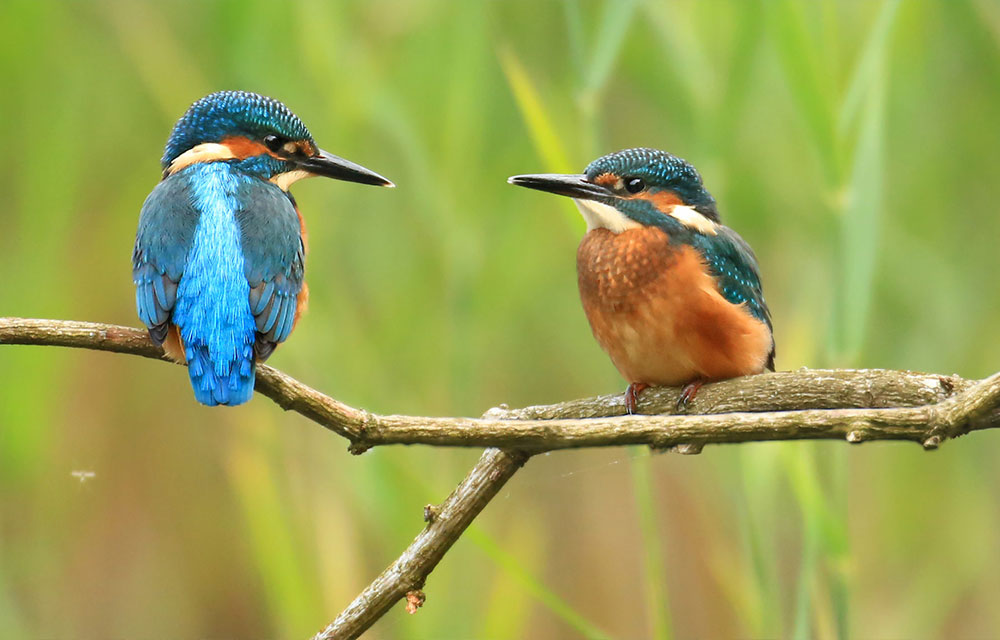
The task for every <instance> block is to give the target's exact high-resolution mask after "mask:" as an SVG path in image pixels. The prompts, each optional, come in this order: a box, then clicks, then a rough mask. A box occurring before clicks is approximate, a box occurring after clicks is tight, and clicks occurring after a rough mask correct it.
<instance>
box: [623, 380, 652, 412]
mask: <svg viewBox="0 0 1000 640" xmlns="http://www.w3.org/2000/svg"><path fill="white" fill-rule="evenodd" d="M648 388H649V385H648V384H646V383H644V382H632V383H630V384H629V385H628V388H626V389H625V411H627V412H628V414H629V415H630V416H631V415H635V414H636V413H639V394H640V393H642V392H643V391H645V390H646V389H648Z"/></svg>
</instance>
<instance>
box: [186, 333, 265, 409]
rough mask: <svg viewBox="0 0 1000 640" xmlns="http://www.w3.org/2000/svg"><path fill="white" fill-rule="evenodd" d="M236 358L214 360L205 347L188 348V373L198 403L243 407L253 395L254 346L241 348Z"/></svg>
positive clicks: (187, 346) (251, 344)
mask: <svg viewBox="0 0 1000 640" xmlns="http://www.w3.org/2000/svg"><path fill="white" fill-rule="evenodd" d="M238 349H239V351H241V353H238V354H234V356H235V357H234V358H233V359H219V358H216V359H215V360H213V359H212V355H211V350H210V349H209V347H207V346H205V345H198V346H194V347H192V346H189V345H185V352H186V355H187V360H188V374H189V375H190V377H191V386H192V387H193V388H194V397H195V399H196V400H198V402H200V403H202V404H204V405H208V406H210V407H211V406H215V405H219V404H223V405H230V406H235V405H238V404H243V403H244V402H247V401H248V400H250V398H251V397H252V396H253V386H254V365H253V343H252V342H251V343H250V344H249V345H242V346H240V347H238Z"/></svg>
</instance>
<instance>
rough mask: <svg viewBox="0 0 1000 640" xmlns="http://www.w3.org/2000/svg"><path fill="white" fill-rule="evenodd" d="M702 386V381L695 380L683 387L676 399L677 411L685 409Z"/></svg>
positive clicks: (703, 382)
mask: <svg viewBox="0 0 1000 640" xmlns="http://www.w3.org/2000/svg"><path fill="white" fill-rule="evenodd" d="M703 384H705V381H704V380H695V381H694V382H689V383H687V384H686V385H684V388H683V389H681V395H680V397H679V398H677V410H678V411H681V410H683V409H685V408H686V407H687V406H688V403H689V402H691V401H692V400H694V397H695V396H696V395H698V390H699V389H701V386H702V385H703Z"/></svg>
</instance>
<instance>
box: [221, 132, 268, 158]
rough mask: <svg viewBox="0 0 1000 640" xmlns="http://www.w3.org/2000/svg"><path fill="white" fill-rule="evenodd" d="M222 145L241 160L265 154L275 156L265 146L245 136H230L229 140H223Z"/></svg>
mask: <svg viewBox="0 0 1000 640" xmlns="http://www.w3.org/2000/svg"><path fill="white" fill-rule="evenodd" d="M222 144H224V145H226V146H227V147H229V150H230V151H232V152H233V156H234V157H235V158H238V159H240V160H243V159H244V158H250V157H252V156H260V155H264V154H265V153H266V154H268V155H274V154H273V153H271V152H270V151H269V150H268V148H267V147H265V146H264V145H263V144H261V143H259V142H256V141H254V140H251V139H250V138H245V137H243V136H229V137H228V138H223V139H222Z"/></svg>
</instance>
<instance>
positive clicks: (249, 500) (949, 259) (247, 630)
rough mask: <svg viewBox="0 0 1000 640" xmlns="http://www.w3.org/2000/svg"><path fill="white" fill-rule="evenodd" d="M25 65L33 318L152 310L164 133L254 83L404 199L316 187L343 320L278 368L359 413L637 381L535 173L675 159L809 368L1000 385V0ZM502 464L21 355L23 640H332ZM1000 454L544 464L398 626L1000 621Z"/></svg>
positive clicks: (572, 235) (568, 228)
mask: <svg viewBox="0 0 1000 640" xmlns="http://www.w3.org/2000/svg"><path fill="white" fill-rule="evenodd" d="M0 78H2V80H0V87H2V90H0V133H2V137H3V139H4V140H6V143H5V151H4V152H3V153H0V190H2V193H3V194H4V197H3V199H2V202H0V283H2V284H0V314H3V315H11V316H25V317H43V318H45V317H48V318H65V319H79V320H92V321H103V322H113V323H121V324H127V325H133V326H135V325H137V324H138V320H137V318H136V316H135V308H134V304H133V288H132V283H131V274H130V253H131V249H132V243H133V238H134V232H135V225H136V220H137V216H138V211H139V207H140V205H141V204H142V201H143V199H144V197H145V195H146V194H147V193H148V192H149V190H150V189H151V188H152V187H153V186H154V185H155V184H156V182H157V180H158V179H159V172H160V169H159V164H158V161H159V157H160V154H161V152H162V146H163V144H164V142H165V140H166V137H167V134H168V133H169V130H170V128H171V126H172V125H173V122H174V121H175V120H176V119H177V118H178V117H179V116H180V115H181V113H183V111H184V110H185V109H186V107H187V106H188V105H189V104H190V103H191V102H192V101H194V100H195V99H197V98H199V97H201V96H202V95H204V94H207V93H209V92H211V91H215V90H219V89H232V88H241V89H249V90H254V91H259V92H261V93H265V94H267V95H271V96H274V97H276V98H279V99H281V100H283V101H284V102H286V103H287V104H288V105H289V106H290V107H291V108H292V109H293V110H294V111H295V112H296V113H297V114H298V115H299V116H300V117H301V118H302V119H303V120H304V121H305V122H306V124H307V125H308V126H309V128H310V129H311V130H312V132H313V134H314V135H315V137H316V139H317V141H318V142H319V144H320V145H322V146H323V147H325V148H327V149H329V150H331V151H333V152H335V153H337V154H340V155H343V156H344V157H347V158H350V159H352V160H354V161H357V162H359V163H362V164H364V165H365V166H368V167H370V168H372V169H374V170H376V171H379V172H381V173H384V174H385V175H386V176H388V177H390V178H391V179H392V180H394V181H395V182H396V183H397V184H398V186H399V188H397V189H395V190H391V191H390V190H380V189H371V188H363V187H359V186H356V185H351V184H346V183H335V182H332V181H323V180H314V181H309V182H307V183H304V184H301V185H297V186H296V187H295V195H296V197H297V198H298V201H299V204H300V206H301V209H302V211H303V213H304V215H305V217H306V219H307V220H308V223H309V232H310V241H311V242H310V244H311V254H310V256H309V261H308V269H307V274H308V277H309V282H310V284H311V291H312V296H311V308H310V312H309V314H308V315H307V316H306V317H305V319H304V320H303V321H302V322H301V323H300V324H299V326H298V329H297V331H296V333H295V335H294V336H293V338H292V339H291V340H290V341H289V342H288V343H287V345H286V346H283V347H282V348H281V349H279V350H278V351H277V353H276V354H275V356H274V357H273V358H272V359H271V361H270V364H273V365H274V366H276V367H279V368H280V369H282V370H284V371H286V372H288V373H289V374H291V375H293V376H295V377H297V378H299V379H301V380H302V381H304V382H306V383H308V384H310V385H313V386H314V387H316V388H318V389H321V390H323V391H325V392H327V393H329V394H331V395H333V396H335V397H337V398H338V399H341V400H343V401H345V402H348V403H351V404H353V405H355V406H361V407H364V408H366V409H370V410H372V411H377V412H386V413H389V412H391V413H411V414H429V415H479V414H481V413H482V412H483V411H484V410H486V409H487V408H489V407H491V406H494V405H496V404H499V403H508V404H510V405H511V406H518V405H525V404H529V403H541V402H554V401H559V400H564V399H569V398H574V397H581V396H587V395H593V394H598V393H610V392H615V391H619V390H622V389H623V388H624V382H623V381H622V380H621V379H620V378H619V377H618V375H617V373H616V372H615V370H614V369H613V367H612V366H611V364H610V362H609V361H608V360H607V358H606V357H605V355H604V354H603V353H602V352H601V351H600V349H599V348H598V347H597V345H596V343H595V342H594V341H593V339H592V338H591V336H590V331H589V328H588V326H587V323H586V320H585V318H584V316H583V313H582V312H581V310H580V308H579V302H578V300H577V292H576V284H575V272H574V269H575V260H574V251H575V247H576V244H577V243H578V241H579V239H580V236H581V234H582V231H583V223H582V221H581V220H580V219H579V216H578V215H577V214H576V212H575V211H574V210H573V208H572V206H571V204H570V203H569V202H561V201H559V199H558V198H555V197H548V196H545V195H543V194H539V193H533V192H529V191H526V190H523V189H515V188H512V187H510V186H508V185H506V184H505V178H506V177H507V176H509V175H511V174H514V173H523V172H537V171H579V170H581V169H582V168H583V167H584V166H585V165H586V164H587V163H588V162H589V161H590V160H591V159H592V158H594V157H597V156H598V155H602V154H604V153H606V152H609V151H612V150H616V149H619V148H623V147H628V146H640V145H641V146H654V147H659V148H664V149H667V150H670V151H672V152H673V153H676V154H678V155H680V156H682V157H685V158H687V159H688V160H690V161H691V162H692V163H693V164H695V166H697V167H698V168H699V169H700V170H701V172H702V174H703V176H704V178H705V181H706V184H707V186H708V188H709V190H711V191H712V192H713V193H714V194H715V196H716V198H717V199H718V200H719V204H720V209H721V211H722V215H723V218H724V220H725V221H726V222H727V223H728V224H729V225H730V226H732V227H734V228H735V229H737V230H738V231H739V232H740V233H741V234H742V235H743V236H744V237H745V238H746V239H747V240H748V241H749V242H750V243H751V244H752V245H753V246H754V248H755V249H756V251H757V254H758V256H759V258H760V262H761V267H762V271H763V275H764V281H765V290H766V293H767V297H768V301H769V303H770V305H771V309H772V310H773V313H774V323H775V327H776V332H777V341H778V366H779V368H782V369H789V368H796V367H801V366H858V367H889V368H908V369H918V370H927V371H935V372H943V373H951V372H957V373H959V374H961V375H963V376H967V377H982V376H986V375H988V374H990V373H992V372H994V371H995V370H997V369H998V368H1000V339H997V332H996V327H997V326H998V322H1000V287H998V286H996V278H995V274H996V273H997V265H998V264H1000V256H998V255H997V250H996V239H997V238H998V237H1000V216H997V215H996V209H997V207H996V203H997V201H998V200H1000V180H998V179H997V171H998V167H1000V145H998V144H997V140H998V123H1000V4H998V3H997V2H995V1H994V0H940V1H931V0H924V1H918V0H909V1H902V2H900V1H896V0H888V1H860V0H857V1H853V2H834V1H833V0H824V1H818V2H812V1H806V0H801V1H800V0H771V1H766V2H765V1H759V2H750V1H748V2H717V1H707V2H695V1H694V0H688V1H672V2H624V1H615V0H609V1H607V2H596V1H594V2H587V1H584V2H575V1H571V0H567V1H564V2H563V1H554V0H553V1H540V0H532V1H521V0H516V1H509V2H457V1H455V2H445V1H443V0H412V1H408V2H388V1H380V0H369V1H366V2H319V1H302V2H295V3H276V2H264V1H262V0H252V1H247V0H239V1H237V0H232V1H225V2H224V1H217V0H213V1H210V2H159V3H146V2H125V1H120V2H114V1H107V2H38V1H34V0H32V1H21V0H5V1H4V2H3V3H0ZM478 456H479V452H477V451H474V450H468V451H466V450H448V449H431V448H416V447H395V448H382V449H377V450H374V451H371V452H369V453H367V454H365V455H363V456H360V457H354V456H351V455H349V454H348V453H347V451H346V446H345V442H344V441H342V440H341V439H339V438H338V437H336V436H334V435H332V434H331V433H329V432H327V431H325V430H323V429H321V428H319V427H317V426H316V425H315V424H312V423H310V422H308V421H306V420H305V419H303V418H301V417H299V416H297V415H292V414H285V413H283V412H282V411H281V410H280V409H278V408H277V407H276V406H275V405H273V404H272V403H271V402H269V401H268V400H266V399H265V398H263V397H260V396H258V397H256V398H255V399H254V401H253V402H251V403H250V404H249V405H248V406H245V407H241V408H238V409H230V410H226V409H215V410H213V409H207V408H204V407H201V406H198V405H197V404H196V403H195V402H194V400H193V398H192V394H191V390H190V388H189V386H188V381H187V376H186V375H184V372H183V371H182V370H180V369H179V368H177V367H171V366H166V365H164V364H162V363H158V362H153V361H148V360H143V359H139V358H134V357H124V356H114V355H109V354H103V353H95V352H86V351H75V350H66V349H55V348H37V347H9V346H7V347H0V636H2V637H4V638H22V637H23V638H36V637H46V638H53V637H58V638H293V637H304V636H307V635H309V634H312V633H314V632H315V631H317V630H318V629H320V628H321V627H322V626H323V625H324V624H325V623H326V622H329V621H330V620H331V619H332V618H333V617H335V615H336V614H337V613H338V612H339V611H340V610H341V609H342V608H343V607H344V606H345V605H346V604H347V603H348V602H349V601H350V600H351V599H352V598H353V597H354V596H355V595H356V594H357V593H358V592H359V591H360V590H361V589H362V588H363V587H364V586H365V585H367V583H368V582H369V580H370V579H371V578H373V577H374V576H375V575H376V574H378V573H379V572H380V571H381V570H382V569H383V568H384V567H385V566H386V565H387V564H388V563H389V562H390V561H391V560H392V559H394V558H395V557H396V556H397V555H398V553H399V552H400V551H401V550H402V549H403V548H404V547H405V546H406V545H407V544H408V543H409V542H410V540H411V539H412V538H413V536H414V535H415V534H416V533H417V532H418V531H419V530H420V528H421V527H422V524H423V523H422V520H421V512H422V508H423V505H424V504H426V503H428V502H435V503H436V502H439V501H440V500H442V499H443V498H444V497H445V496H446V495H447V494H448V493H449V491H450V490H451V489H452V488H453V487H454V486H455V485H456V484H457V483H458V482H459V481H460V480H461V478H462V477H464V475H465V473H466V471H467V470H468V469H469V468H470V467H471V466H472V464H473V463H474V461H475V460H476V459H477V458H478ZM998 460H1000V439H998V436H997V435H996V434H991V433H981V434H977V435H973V436H970V437H968V438H963V439H961V440H959V441H957V442H954V443H949V444H948V445H947V446H945V447H944V448H943V449H942V450H941V451H938V452H935V453H933V454H928V453H924V452H923V451H921V450H920V448H919V447H916V446H913V445H909V444H882V443H872V444H866V445H863V446H860V447H848V446H847V445H845V444H842V443H805V442H800V443H777V444H750V445H741V446H728V447H712V448H709V449H707V450H706V451H705V453H704V454H703V455H701V456H694V457H682V456H675V455H656V456H650V455H649V453H648V451H645V450H642V449H634V450H626V449H609V450H588V451H572V452H565V453H558V454H551V455H547V456H542V457H539V458H536V459H534V460H532V461H531V462H530V463H529V464H528V466H527V467H526V468H525V469H524V470H523V471H522V472H521V473H519V474H518V475H517V476H516V477H515V478H514V479H513V481H512V482H511V483H510V484H509V486H508V487H507V488H505V489H504V491H503V493H502V494H501V495H500V496H499V497H498V498H497V500H496V501H495V502H494V503H493V504H491V505H490V506H489V507H488V509H487V510H486V512H485V513H484V514H483V516H482V517H481V518H480V519H479V520H478V521H477V522H476V523H475V524H474V525H473V527H472V529H471V530H470V531H469V532H468V534H467V535H466V536H464V537H463V538H462V539H461V540H460V541H459V542H458V544H457V545H456V546H455V547H454V549H453V550H452V552H451V553H450V554H449V555H448V556H447V557H446V558H445V560H444V561H443V562H442V564H441V565H440V567H439V568H438V570H437V571H435V572H434V573H433V575H432V576H431V578H430V580H429V582H428V584H427V594H428V600H427V604H426V606H425V607H424V608H423V609H422V610H421V611H420V612H419V614H417V615H415V616H407V615H405V614H404V613H403V610H402V606H401V605H400V606H399V607H397V608H396V609H394V610H393V611H392V612H390V614H389V615H387V616H386V617H385V618H384V619H383V620H382V621H381V622H380V623H378V625H377V626H376V627H375V628H374V630H373V631H372V632H371V634H370V635H371V637H373V638H403V639H408V638H574V637H579V636H587V637H615V638H638V637H656V638H670V637H677V638H691V637H778V636H781V637H799V638H811V637H814V638H838V637H848V636H856V637H865V638H931V637H988V636H996V635H997V633H1000V607H998V606H997V602H996V600H997V596H998V594H1000V536H998V534H997V531H998V530H1000V506H998V505H1000V501H998V500H997V497H996V496H997V493H998V491H1000V465H998V464H997V461H998ZM75 471H86V472H92V473H93V477H91V478H89V479H87V480H86V481H85V482H81V481H80V480H79V479H78V478H77V477H76V476H74V475H73V472H75Z"/></svg>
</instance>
